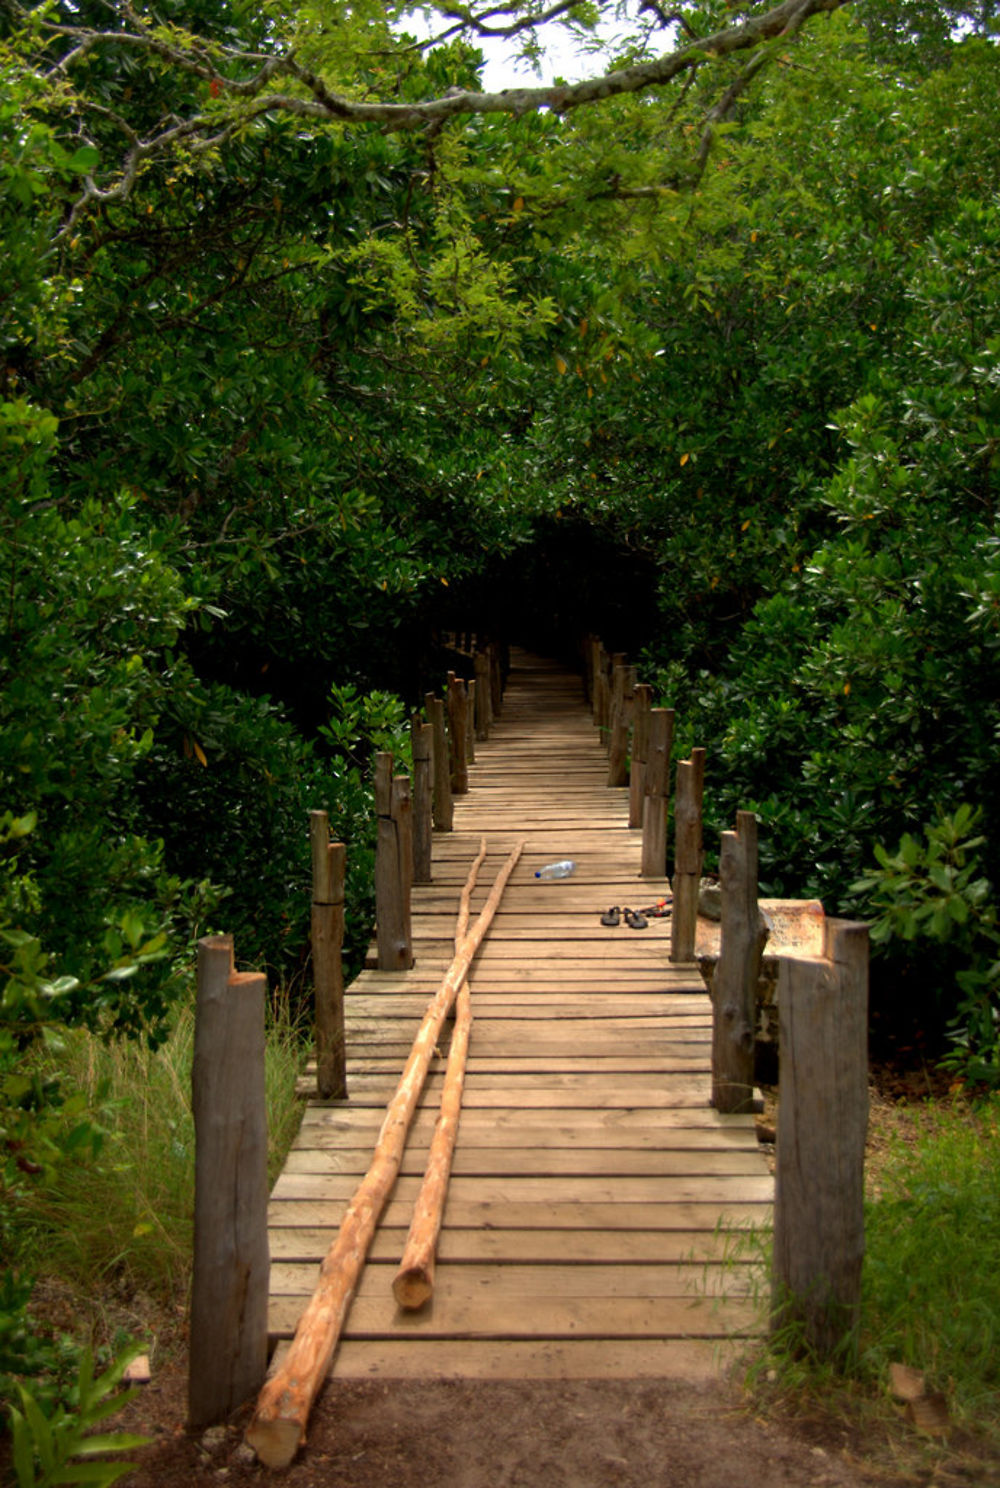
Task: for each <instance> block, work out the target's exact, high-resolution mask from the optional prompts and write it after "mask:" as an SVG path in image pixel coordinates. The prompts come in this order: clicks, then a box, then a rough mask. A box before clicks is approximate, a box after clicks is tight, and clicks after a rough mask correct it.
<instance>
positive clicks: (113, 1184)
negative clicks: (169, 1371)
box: [19, 998, 305, 1303]
mask: <svg viewBox="0 0 1000 1488" xmlns="http://www.w3.org/2000/svg"><path fill="white" fill-rule="evenodd" d="M268 1024H269V1026H268V1033H267V1046H266V1066H265V1068H266V1074H265V1079H266V1090H267V1106H268V1168H269V1180H270V1181H272V1182H273V1180H274V1178H275V1177H276V1176H277V1173H278V1172H279V1171H280V1168H281V1164H282V1162H283V1160H284V1155H285V1153H286V1151H287V1149H288V1146H289V1144H290V1143H291V1140H292V1138H293V1137H294V1135H295V1132H296V1130H297V1129H298V1124H299V1119H300V1115H301V1102H300V1101H299V1100H298V1098H297V1097H296V1094H295V1082H296V1078H297V1075H298V1073H299V1070H300V1069H301V1067H302V1064H303V1062H304V1056H305V1046H304V1041H303V1039H302V1037H301V1035H300V1032H299V1030H298V1029H297V1028H296V1027H295V1026H294V1024H293V1022H292V1021H291V1019H290V1017H289V1015H288V1013H287V1003H286V1002H285V1001H284V1000H283V999H280V998H274V999H272V1002H271V1007H270V1010H269V1015H268ZM193 1052H194V1009H193V1006H192V1007H185V1008H184V1009H182V1010H181V1012H180V1013H179V1015H178V1019H177V1023H176V1025H175V1027H174V1030H173V1032H172V1034H171V1036H170V1038H169V1039H168V1040H167V1042H166V1043H165V1044H164V1045H162V1046H161V1047H160V1048H159V1049H157V1050H155V1051H151V1050H150V1049H148V1048H146V1047H144V1046H142V1045H140V1044H138V1043H133V1042H122V1041H114V1042H108V1043H105V1042H102V1041H101V1040H100V1039H98V1038H96V1037H94V1036H92V1035H90V1034H87V1033H86V1032H83V1031H78V1032H75V1033H74V1034H73V1035H72V1036H71V1037H70V1038H67V1040H66V1043H65V1047H64V1048H63V1050H62V1051H61V1053H60V1056H59V1072H60V1076H61V1078H62V1080H63V1082H64V1086H65V1088H67V1089H76V1090H77V1091H80V1092H83V1093H84V1094H85V1095H86V1097H87V1102H88V1106H89V1108H90V1110H91V1111H92V1112H96V1113H97V1119H98V1121H99V1123H100V1125H101V1126H102V1128H103V1130H104V1141H103V1146H102V1150H101V1152H100V1154H99V1156H98V1158H97V1160H96V1161H94V1160H92V1159H88V1160H81V1161H80V1162H67V1163H64V1164H62V1165H60V1166H59V1167H58V1168H57V1170H56V1172H55V1173H54V1175H53V1176H52V1178H51V1179H50V1180H49V1181H47V1182H45V1183H43V1184H42V1185H40V1186H39V1187H38V1188H37V1189H36V1190H35V1191H34V1193H33V1195H32V1197H31V1199H30V1202H29V1203H28V1205H27V1206H26V1210H25V1211H24V1212H23V1213H22V1214H21V1215H20V1216H19V1219H20V1225H21V1246H20V1249H21V1251H22V1257H21V1259H22V1264H24V1265H25V1266H26V1268H29V1269H31V1270H32V1271H34V1272H35V1273H36V1274H38V1275H41V1276H44V1275H53V1276H58V1277H60V1278H62V1279H63V1280H65V1281H67V1282H69V1283H70V1284H71V1285H72V1286H74V1287H76V1288H78V1289H79V1290H80V1292H81V1294H83V1295H84V1296H86V1295H87V1294H94V1293H95V1292H97V1291H99V1290H101V1289H103V1288H107V1287H108V1286H109V1284H111V1283H112V1282H113V1283H114V1286H115V1289H116V1290H117V1291H118V1292H120V1293H145V1294H147V1295H149V1296H150V1297H152V1298H154V1299H155V1300H156V1301H158V1302H161V1303H169V1302H170V1301H172V1300H174V1299H176V1297H177V1296H178V1294H179V1293H181V1292H182V1291H183V1290H184V1289H185V1288H186V1286H187V1283H188V1279H189V1275H190V1268H191V1242H192V1228H193V1219H194V1121H193V1118H192V1114H191V1064H192V1058H193Z"/></svg>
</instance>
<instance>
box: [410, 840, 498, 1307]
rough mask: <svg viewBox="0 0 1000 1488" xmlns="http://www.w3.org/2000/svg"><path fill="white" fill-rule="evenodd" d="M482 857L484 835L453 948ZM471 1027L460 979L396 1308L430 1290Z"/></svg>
mask: <svg viewBox="0 0 1000 1488" xmlns="http://www.w3.org/2000/svg"><path fill="white" fill-rule="evenodd" d="M485 856H486V838H485V837H484V838H483V840H482V842H481V843H480V847H479V856H478V857H477V858H476V860H475V862H474V863H473V865H472V868H471V870H470V872H469V878H468V880H467V882H466V886H465V888H464V890H463V891H462V902H461V904H460V906H459V912H458V923H457V925H456V927H455V949H456V951H457V950H458V948H459V946H460V945H461V943H462V940H463V939H464V937H465V933H466V926H467V925H468V922H469V900H470V898H471V896H472V890H473V888H474V887H475V882H476V877H477V875H478V873H479V866H480V864H481V863H482V861H483V859H484V858H485ZM471 1032H472V998H471V996H470V994H469V979H468V977H466V978H465V980H464V981H463V983H462V985H461V987H459V989H458V996H457V997H456V999H455V1025H454V1027H453V1029H452V1034H451V1047H450V1048H449V1050H448V1064H447V1067H446V1069H445V1076H444V1088H443V1090H442V1092H441V1110H440V1112H439V1114H438V1119H437V1122H436V1123H435V1126H434V1135H433V1137H432V1138H431V1146H430V1152H429V1153H428V1155H427V1167H426V1168H425V1170H424V1181H423V1183H422V1184H421V1185H420V1192H419V1194H418V1195H417V1201H416V1204H415V1205H414V1208H413V1219H412V1220H411V1222H410V1232H409V1234H408V1235H407V1237H406V1245H405V1246H404V1249H403V1259H402V1261H401V1262H400V1266H399V1270H398V1272H397V1273H396V1277H395V1280H394V1281H393V1283H392V1292H393V1296H394V1297H395V1298H396V1301H397V1302H398V1303H399V1305H400V1307H405V1308H407V1309H409V1310H414V1309H416V1308H418V1307H423V1305H424V1303H425V1302H427V1301H429V1299H430V1297H431V1296H432V1295H433V1292H434V1264H435V1259H436V1255H437V1242H438V1236H439V1235H440V1233H441V1220H442V1217H443V1215H444V1202H445V1198H446V1197H447V1193H448V1180H449V1178H450V1177H451V1163H452V1157H453V1156H454V1152H455V1140H456V1138H457V1136H458V1122H459V1118H460V1116H461V1114H462V1094H463V1091H464V1090H465V1066H466V1060H467V1058H468V1053H469V1036H470V1034H471Z"/></svg>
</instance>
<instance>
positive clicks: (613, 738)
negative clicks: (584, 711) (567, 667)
mask: <svg viewBox="0 0 1000 1488" xmlns="http://www.w3.org/2000/svg"><path fill="white" fill-rule="evenodd" d="M614 678H615V680H614V689H613V693H612V705H611V734H610V737H609V739H608V785H627V784H628V731H629V725H630V723H631V721H632V694H633V692H634V691H635V667H630V666H626V664H625V658H624V657H618V656H616V657H615V672H614Z"/></svg>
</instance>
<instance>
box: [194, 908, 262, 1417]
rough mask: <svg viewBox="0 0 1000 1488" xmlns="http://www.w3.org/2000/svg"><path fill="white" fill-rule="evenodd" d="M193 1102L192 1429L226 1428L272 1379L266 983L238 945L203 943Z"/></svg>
mask: <svg viewBox="0 0 1000 1488" xmlns="http://www.w3.org/2000/svg"><path fill="white" fill-rule="evenodd" d="M197 983H198V986H197V1001H196V1012H195V1034H194V1064H193V1068H192V1072H191V1095H192V1105H193V1110H194V1126H195V1179H194V1271H193V1276H192V1283H191V1336H190V1354H189V1364H188V1420H189V1422H190V1424H191V1425H192V1426H195V1427H201V1426H211V1425H214V1424H216V1423H217V1422H220V1421H224V1420H225V1419H226V1418H227V1417H228V1416H229V1415H230V1414H231V1413H232V1412H233V1411H234V1410H235V1409H236V1408H237V1407H238V1406H240V1405H242V1404H243V1402H244V1401H245V1400H246V1399H248V1397H249V1396H251V1395H253V1394H254V1393H255V1391H257V1390H259V1389H260V1387H261V1384H262V1383H263V1380H264V1375H265V1373H266V1371H267V1290H268V1273H269V1267H270V1261H269V1257H268V1248H267V1198H268V1194H267V1108H266V1104H265V1096H264V1002H265V994H266V987H267V979H266V977H264V976H263V975H261V974H259V973H257V972H237V971H235V970H234V969H233V941H232V936H229V935H214V936H206V937H205V938H204V939H203V940H200V941H199V942H198V972H197Z"/></svg>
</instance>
